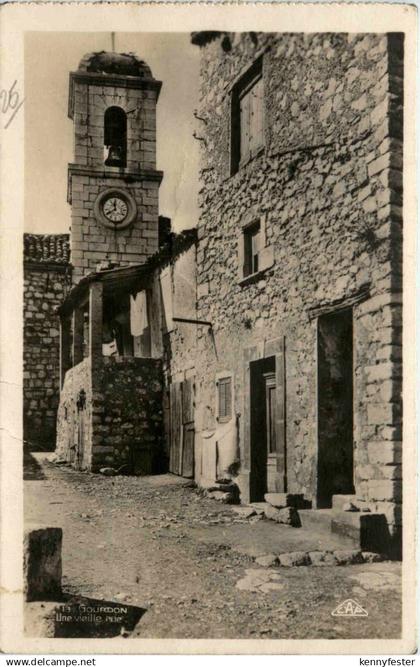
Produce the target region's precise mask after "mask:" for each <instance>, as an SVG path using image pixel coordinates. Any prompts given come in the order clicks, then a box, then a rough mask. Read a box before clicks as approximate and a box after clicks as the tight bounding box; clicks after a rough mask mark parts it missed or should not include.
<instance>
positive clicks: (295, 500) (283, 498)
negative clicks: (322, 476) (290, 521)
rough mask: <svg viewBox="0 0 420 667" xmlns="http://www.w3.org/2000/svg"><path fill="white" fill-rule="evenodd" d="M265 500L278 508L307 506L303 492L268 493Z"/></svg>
mask: <svg viewBox="0 0 420 667" xmlns="http://www.w3.org/2000/svg"><path fill="white" fill-rule="evenodd" d="M264 500H265V501H266V502H267V503H269V504H270V505H272V506H273V507H276V508H277V509H282V508H283V507H295V508H296V509H303V508H304V507H305V501H304V498H303V493H266V494H265V495H264Z"/></svg>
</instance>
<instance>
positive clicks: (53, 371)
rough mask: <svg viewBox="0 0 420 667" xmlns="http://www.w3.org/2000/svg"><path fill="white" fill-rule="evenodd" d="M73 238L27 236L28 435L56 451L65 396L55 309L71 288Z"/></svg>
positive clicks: (31, 442) (34, 444)
mask: <svg viewBox="0 0 420 667" xmlns="http://www.w3.org/2000/svg"><path fill="white" fill-rule="evenodd" d="M69 262H70V247H69V235H68V234H45V235H41V234H25V235H24V303H23V307H24V312H23V321H24V327H23V353H24V359H23V410H24V413H23V414H24V419H23V433H24V436H23V437H24V440H25V442H26V444H27V446H28V447H29V448H31V449H34V450H46V449H50V450H53V449H54V447H55V435H56V418H57V407H58V401H59V395H60V384H59V348H60V345H59V342H60V335H59V334H60V322H59V319H58V315H57V312H56V308H58V306H59V305H60V304H61V302H62V301H63V299H64V297H65V295H66V293H67V291H68V290H69V289H70V287H71V267H70V263H69Z"/></svg>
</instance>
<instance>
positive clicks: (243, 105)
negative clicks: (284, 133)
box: [231, 58, 264, 174]
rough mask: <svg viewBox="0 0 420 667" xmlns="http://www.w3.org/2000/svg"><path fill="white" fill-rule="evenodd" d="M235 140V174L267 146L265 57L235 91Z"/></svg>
mask: <svg viewBox="0 0 420 667" xmlns="http://www.w3.org/2000/svg"><path fill="white" fill-rule="evenodd" d="M231 139H232V145H231V173H232V174H234V173H236V172H237V171H238V169H239V167H240V166H241V165H242V164H244V163H245V162H247V161H248V160H249V159H250V158H252V157H253V156H254V155H255V154H256V153H258V151H259V150H260V149H261V148H262V147H263V145H264V84H263V76H262V58H260V59H259V60H257V61H256V62H255V63H254V65H253V66H252V67H251V69H250V70H248V72H247V73H246V74H245V75H244V76H243V77H242V78H241V79H240V80H239V81H238V83H237V84H236V85H235V87H234V88H233V91H232V132H231Z"/></svg>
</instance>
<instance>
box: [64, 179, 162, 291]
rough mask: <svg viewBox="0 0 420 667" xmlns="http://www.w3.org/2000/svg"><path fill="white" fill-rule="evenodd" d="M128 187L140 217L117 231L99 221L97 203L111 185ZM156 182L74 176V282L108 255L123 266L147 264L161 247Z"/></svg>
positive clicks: (72, 242)
mask: <svg viewBox="0 0 420 667" xmlns="http://www.w3.org/2000/svg"><path fill="white" fill-rule="evenodd" d="M112 187H116V188H122V189H124V190H127V191H128V192H129V193H130V194H131V195H132V196H133V197H134V199H135V201H136V204H137V213H138V215H137V220H136V221H135V222H134V223H133V224H132V225H130V226H129V227H126V228H125V229H121V230H119V231H117V232H114V231H113V230H112V229H108V228H107V227H105V226H104V225H102V224H101V223H100V222H98V220H96V218H95V215H94V203H95V200H96V198H97V196H98V195H99V193H100V192H102V191H104V190H106V189H108V188H112ZM158 188H159V183H158V182H157V181H150V180H144V181H136V182H130V184H129V185H127V184H126V183H124V182H122V181H121V179H119V178H117V177H114V178H113V177H112V176H106V177H105V176H102V177H98V176H93V175H90V176H89V175H73V177H72V230H71V257H72V263H73V265H74V272H73V274H74V281H75V282H78V281H79V280H80V278H81V277H83V276H84V275H86V274H87V273H90V272H92V271H94V270H95V268H96V265H97V264H98V263H99V262H100V261H101V260H104V259H105V258H108V259H109V260H111V261H112V262H116V263H119V264H120V265H121V266H123V265H128V264H141V263H144V262H145V261H146V259H147V257H149V256H150V255H152V254H153V253H155V252H157V250H158V237H159V231H158Z"/></svg>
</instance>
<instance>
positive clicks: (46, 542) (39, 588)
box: [23, 526, 63, 602]
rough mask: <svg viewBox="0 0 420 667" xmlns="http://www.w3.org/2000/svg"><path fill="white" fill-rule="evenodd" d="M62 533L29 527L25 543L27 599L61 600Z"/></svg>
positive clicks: (54, 529)
mask: <svg viewBox="0 0 420 667" xmlns="http://www.w3.org/2000/svg"><path fill="white" fill-rule="evenodd" d="M62 541H63V531H62V529H61V528H57V527H47V526H30V527H28V528H27V529H26V530H25V534H24V543H23V574H24V594H25V599H26V600H27V601H28V602H30V601H32V600H58V599H60V597H61V574H62V561H61V547H62Z"/></svg>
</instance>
